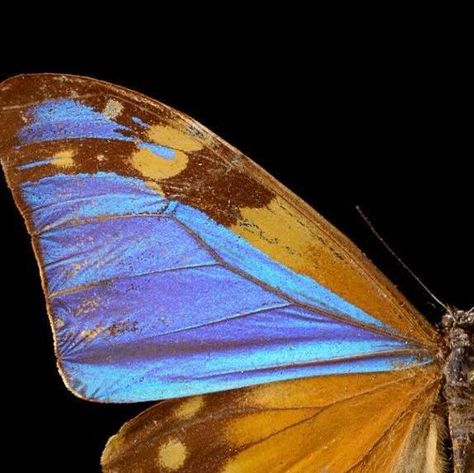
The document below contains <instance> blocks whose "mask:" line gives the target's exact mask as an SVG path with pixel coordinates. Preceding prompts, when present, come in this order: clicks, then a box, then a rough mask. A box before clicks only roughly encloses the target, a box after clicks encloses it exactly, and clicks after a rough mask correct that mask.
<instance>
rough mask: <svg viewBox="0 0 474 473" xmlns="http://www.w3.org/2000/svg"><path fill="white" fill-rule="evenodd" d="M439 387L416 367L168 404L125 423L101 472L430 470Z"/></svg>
mask: <svg viewBox="0 0 474 473" xmlns="http://www.w3.org/2000/svg"><path fill="white" fill-rule="evenodd" d="M436 386H437V373H436V371H435V370H433V369H431V370H426V369H422V370H420V369H414V370H406V371H403V372H400V371H399V372H390V373H375V374H374V373H370V374H358V375H341V376H330V377H319V378H307V379H298V380H290V381H283V382H278V383H271V384H267V385H260V386H255V387H251V388H245V389H241V390H235V391H230V392H224V393H217V394H210V395H206V396H197V397H190V398H186V399H181V400H176V401H168V402H164V403H161V404H158V405H156V406H154V407H152V408H150V409H148V410H147V411H145V412H144V413H142V414H141V415H139V416H138V417H137V418H136V419H134V420H132V421H130V422H128V423H127V424H125V425H124V426H123V427H122V429H121V430H120V432H119V433H118V434H117V435H116V436H114V437H112V438H111V439H110V440H109V443H108V445H107V447H106V449H105V451H104V454H103V457H102V466H103V469H104V472H106V473H112V472H114V473H122V472H128V471H141V472H142V473H148V472H150V473H151V472H172V471H179V472H182V473H185V472H193V473H201V472H202V473H204V472H209V473H213V472H221V473H242V472H255V471H261V472H266V473H267V472H268V473H283V472H285V473H297V472H298V473H299V472H308V471H315V472H316V471H317V472H326V473H331V472H337V473H343V472H349V471H350V472H364V473H370V472H373V473H378V472H381V471H383V472H398V473H401V472H404V473H408V472H411V473H415V472H420V471H424V472H427V473H437V472H440V471H441V470H440V468H441V466H442V463H441V458H440V454H439V450H438V448H439V446H440V445H439V444H440V442H439V435H440V429H439V425H438V423H437V422H436V420H435V418H434V417H433V416H432V415H431V414H430V407H431V405H432V403H433V402H434V400H435V398H436V395H437V388H436ZM387 400H390V402H387ZM368 420H370V421H368Z"/></svg>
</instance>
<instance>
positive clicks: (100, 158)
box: [97, 154, 106, 162]
mask: <svg viewBox="0 0 474 473" xmlns="http://www.w3.org/2000/svg"><path fill="white" fill-rule="evenodd" d="M105 159H106V158H105V156H104V155H103V154H98V155H97V161H100V162H102V161H105Z"/></svg>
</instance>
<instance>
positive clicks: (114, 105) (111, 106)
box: [102, 99, 123, 118]
mask: <svg viewBox="0 0 474 473" xmlns="http://www.w3.org/2000/svg"><path fill="white" fill-rule="evenodd" d="M122 111H123V105H122V104H121V103H120V102H117V100H114V99H110V100H108V101H107V103H106V104H105V107H104V110H103V111H102V115H104V116H106V117H107V118H116V117H118V116H119V115H120V114H121V113H122Z"/></svg>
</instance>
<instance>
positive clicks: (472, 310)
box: [467, 305, 474, 315]
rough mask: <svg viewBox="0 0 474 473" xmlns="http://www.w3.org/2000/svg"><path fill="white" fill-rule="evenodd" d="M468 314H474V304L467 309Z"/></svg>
mask: <svg viewBox="0 0 474 473" xmlns="http://www.w3.org/2000/svg"><path fill="white" fill-rule="evenodd" d="M467 313H468V315H471V314H474V305H473V306H472V307H471V308H470V309H469V310H468V311H467Z"/></svg>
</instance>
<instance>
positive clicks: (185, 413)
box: [174, 396, 204, 420]
mask: <svg viewBox="0 0 474 473" xmlns="http://www.w3.org/2000/svg"><path fill="white" fill-rule="evenodd" d="M203 406H204V398H203V397H202V396H194V397H190V398H189V399H186V400H185V401H183V402H182V403H181V404H180V405H179V406H178V407H177V408H176V409H175V411H174V415H175V416H176V417H177V418H178V419H180V420H187V419H191V418H192V417H194V416H195V415H196V414H197V413H198V412H199V411H200V410H201V409H202V408H203Z"/></svg>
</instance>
